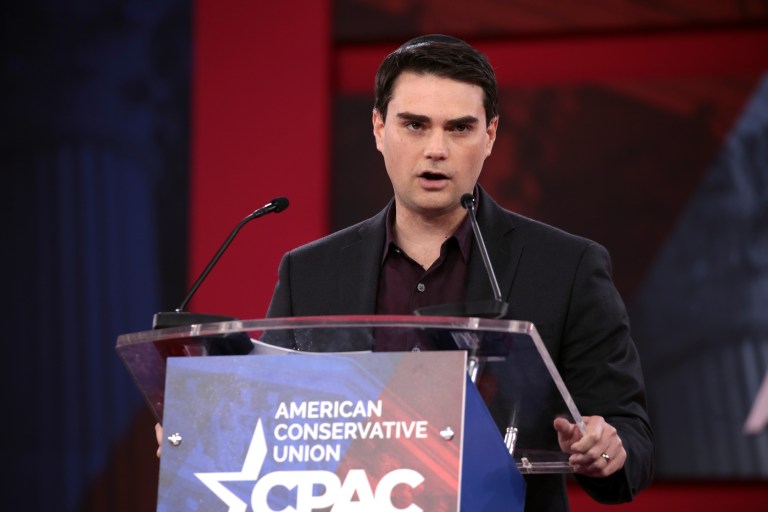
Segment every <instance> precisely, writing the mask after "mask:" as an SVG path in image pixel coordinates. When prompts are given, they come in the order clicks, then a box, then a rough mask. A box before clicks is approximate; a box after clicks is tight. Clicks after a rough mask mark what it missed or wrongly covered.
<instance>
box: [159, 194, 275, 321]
mask: <svg viewBox="0 0 768 512" xmlns="http://www.w3.org/2000/svg"><path fill="white" fill-rule="evenodd" d="M288 204H289V202H288V198H286V197H276V198H274V199H273V200H272V201H270V202H268V203H267V204H265V205H264V206H262V207H261V208H258V209H256V210H254V211H253V213H251V214H250V215H248V216H246V217H245V218H244V219H243V220H241V221H240V222H239V223H238V224H237V226H235V229H233V230H232V232H231V233H230V234H229V236H228V237H227V239H226V240H224V243H223V244H222V245H221V247H219V250H218V251H217V252H216V254H214V256H213V258H211V261H209V262H208V265H207V266H206V267H205V269H204V270H203V272H202V273H201V274H200V276H199V277H198V278H197V280H196V281H195V283H194V284H193V285H192V288H191V289H190V290H189V293H187V296H186V297H184V300H183V301H182V302H181V305H179V307H178V308H176V310H175V311H171V312H161V313H156V314H155V315H154V317H153V319H152V328H153V329H162V328H165V327H178V326H182V325H192V324H200V323H210V322H226V321H228V320H235V318H232V317H228V316H222V315H210V314H201V313H188V312H186V311H184V308H185V307H187V303H189V301H190V299H192V296H193V295H194V294H195V292H196V291H197V289H198V288H199V287H200V285H201V284H202V283H203V281H204V280H205V278H206V277H207V276H208V273H209V272H210V271H211V269H213V267H214V266H215V265H216V263H217V262H218V261H219V258H221V256H222V255H223V254H224V251H226V250H227V248H228V247H229V244H231V243H232V240H234V239H235V236H237V233H238V232H239V231H240V229H241V228H242V227H243V226H245V225H246V224H247V223H249V222H250V221H252V220H253V219H257V218H259V217H263V216H264V215H267V214H269V213H280V212H282V211H283V210H285V209H286V208H288Z"/></svg>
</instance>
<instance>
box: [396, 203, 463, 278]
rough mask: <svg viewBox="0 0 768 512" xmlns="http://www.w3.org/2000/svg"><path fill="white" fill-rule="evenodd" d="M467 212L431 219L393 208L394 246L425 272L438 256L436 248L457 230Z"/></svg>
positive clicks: (441, 215) (438, 249) (454, 212)
mask: <svg viewBox="0 0 768 512" xmlns="http://www.w3.org/2000/svg"><path fill="white" fill-rule="evenodd" d="M466 215H467V212H466V211H465V210H463V209H461V208H457V209H454V210H451V211H450V212H446V213H444V214H437V215H434V216H425V215H420V214H418V213H416V212H412V211H410V210H407V209H405V208H396V210H395V226H394V238H395V243H396V244H397V245H398V247H400V248H401V249H402V250H403V251H405V253H406V254H407V255H408V256H409V257H411V258H412V259H413V260H415V261H416V262H418V263H419V264H420V265H421V266H422V267H424V268H425V269H428V268H429V267H430V266H432V264H433V263H434V262H435V261H436V260H437V259H438V258H439V257H440V248H441V247H442V245H443V242H445V241H446V240H447V239H448V238H450V237H451V235H453V233H454V232H455V231H456V229H457V228H458V227H459V225H460V224H461V222H462V221H463V220H464V217H465V216H466Z"/></svg>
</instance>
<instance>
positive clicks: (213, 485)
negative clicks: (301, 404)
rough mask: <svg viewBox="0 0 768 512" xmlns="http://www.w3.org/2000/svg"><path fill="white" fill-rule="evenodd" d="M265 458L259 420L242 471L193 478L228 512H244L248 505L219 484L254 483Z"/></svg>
mask: <svg viewBox="0 0 768 512" xmlns="http://www.w3.org/2000/svg"><path fill="white" fill-rule="evenodd" d="M266 456H267V441H266V439H265V438H264V428H263V427H262V426H261V420H259V421H258V423H256V430H254V431H253V438H252V439H251V445H250V446H249V447H248V453H247V454H246V455H245V462H243V469H242V470H240V471H237V472H235V471H230V472H225V473H195V476H196V477H197V478H199V479H200V481H201V482H203V484H205V486H206V487H208V489H210V490H211V492H213V494H215V495H216V496H218V498H219V499H220V500H221V501H223V502H224V503H226V505H227V506H228V507H229V512H246V509H247V508H248V504H247V503H246V502H244V501H243V500H241V499H240V498H239V497H237V495H236V494H235V493H233V492H232V491H230V490H229V489H227V488H226V487H225V486H224V485H222V483H221V482H251V481H253V482H255V481H256V480H258V479H259V472H261V466H262V465H263V464H264V459H265V458H266Z"/></svg>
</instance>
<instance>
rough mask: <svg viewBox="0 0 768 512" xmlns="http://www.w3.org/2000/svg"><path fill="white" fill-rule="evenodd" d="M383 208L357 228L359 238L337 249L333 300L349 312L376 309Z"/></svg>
mask: <svg viewBox="0 0 768 512" xmlns="http://www.w3.org/2000/svg"><path fill="white" fill-rule="evenodd" d="M386 212H387V209H386V208H385V209H384V210H382V211H381V212H379V213H378V214H377V215H375V216H374V217H372V218H371V219H369V220H367V221H365V222H363V223H362V224H361V225H360V227H359V228H358V229H357V235H358V238H357V239H356V240H354V241H352V242H351V243H349V244H348V245H346V246H344V247H342V248H341V249H340V251H339V260H338V262H339V269H340V272H339V280H338V283H337V292H336V296H335V297H336V300H338V301H339V303H340V304H345V305H346V307H343V308H341V309H339V310H340V311H348V314H352V315H372V314H374V312H375V310H376V292H377V290H378V282H379V269H380V266H381V255H382V251H383V250H384V239H385V238H386V224H385V223H386Z"/></svg>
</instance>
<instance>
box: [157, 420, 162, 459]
mask: <svg viewBox="0 0 768 512" xmlns="http://www.w3.org/2000/svg"><path fill="white" fill-rule="evenodd" d="M155 438H156V439H157V458H158V459H159V458H160V453H161V452H162V451H163V426H162V425H161V424H159V423H155Z"/></svg>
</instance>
